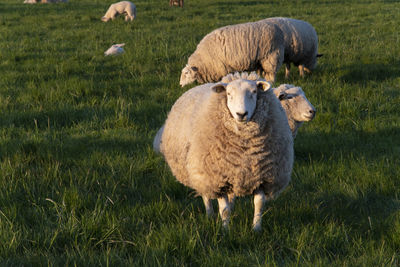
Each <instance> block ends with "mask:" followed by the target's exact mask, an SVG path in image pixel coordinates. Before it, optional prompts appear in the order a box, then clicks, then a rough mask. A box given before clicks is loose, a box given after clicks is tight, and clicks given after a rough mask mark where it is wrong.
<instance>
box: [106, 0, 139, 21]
mask: <svg viewBox="0 0 400 267" xmlns="http://www.w3.org/2000/svg"><path fill="white" fill-rule="evenodd" d="M121 14H125V21H132V20H134V19H135V18H136V6H135V4H134V3H132V2H130V1H121V2H118V3H115V4H112V5H110V7H109V8H108V10H107V12H106V14H105V15H104V16H103V17H102V18H101V20H102V21H104V22H107V21H109V20H110V19H111V20H112V19H114V18H115V17H117V16H118V15H121Z"/></svg>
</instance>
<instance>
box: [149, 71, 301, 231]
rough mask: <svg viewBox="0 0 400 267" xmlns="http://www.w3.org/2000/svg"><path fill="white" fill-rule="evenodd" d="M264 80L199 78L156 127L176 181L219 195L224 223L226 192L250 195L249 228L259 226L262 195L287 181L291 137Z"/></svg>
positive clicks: (273, 193) (209, 196)
mask: <svg viewBox="0 0 400 267" xmlns="http://www.w3.org/2000/svg"><path fill="white" fill-rule="evenodd" d="M269 88H270V84H269V83H268V82H265V81H250V80H245V79H238V80H235V81H232V82H230V83H228V84H226V83H217V84H204V85H201V86H197V87H195V88H192V89H190V90H189V91H187V92H186V93H184V94H183V95H182V96H181V97H180V98H179V99H178V100H177V101H176V102H175V104H174V105H173V107H172V109H171V111H170V113H169V115H168V118H167V120H166V122H165V125H164V126H163V127H162V128H161V129H160V131H159V132H160V133H161V134H160V135H159V136H156V139H157V138H160V139H161V145H160V150H161V153H162V154H163V155H164V157H165V160H166V162H167V163H168V165H169V166H170V168H171V171H172V173H173V174H174V175H175V177H176V178H177V180H178V181H180V182H181V183H183V184H184V185H186V186H189V187H191V188H193V189H194V190H196V192H197V193H198V194H199V195H201V196H202V197H203V201H204V204H205V206H206V211H207V214H210V213H211V212H212V210H209V207H210V206H211V205H210V201H211V199H215V198H217V199H218V204H219V213H220V215H221V218H222V222H223V226H224V227H227V226H228V222H229V216H230V210H231V208H230V204H229V201H228V194H234V195H236V196H245V195H251V194H253V195H254V204H255V208H254V211H255V213H254V218H253V229H254V230H256V231H257V230H261V217H262V209H263V205H264V203H265V201H266V200H267V198H273V197H276V196H277V195H278V194H279V193H280V192H281V191H282V190H283V189H284V188H285V187H286V186H287V185H288V183H289V181H290V176H291V171H292V165H293V137H292V134H291V131H290V128H289V124H288V122H287V119H286V114H285V112H284V110H283V108H282V106H281V105H280V103H279V101H278V99H277V98H276V97H275V96H274V94H273V91H272V90H268V89H269Z"/></svg>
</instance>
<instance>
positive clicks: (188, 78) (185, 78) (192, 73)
mask: <svg viewBox="0 0 400 267" xmlns="http://www.w3.org/2000/svg"><path fill="white" fill-rule="evenodd" d="M197 72H198V69H197V68H196V67H192V66H189V65H186V66H185V67H184V68H183V69H182V74H181V80H180V81H179V84H180V85H181V86H182V87H184V86H185V85H187V84H190V83H192V82H194V81H195V80H196V78H197Z"/></svg>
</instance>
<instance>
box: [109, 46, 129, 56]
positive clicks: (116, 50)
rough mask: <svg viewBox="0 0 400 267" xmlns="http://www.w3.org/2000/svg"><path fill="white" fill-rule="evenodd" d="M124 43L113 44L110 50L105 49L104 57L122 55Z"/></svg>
mask: <svg viewBox="0 0 400 267" xmlns="http://www.w3.org/2000/svg"><path fill="white" fill-rule="evenodd" d="M124 45H125V43H122V44H114V45H112V46H111V47H110V48H108V49H107V51H105V52H104V55H105V56H113V55H118V54H122V53H124V52H125V51H124V48H123V46H124Z"/></svg>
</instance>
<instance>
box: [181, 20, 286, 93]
mask: <svg viewBox="0 0 400 267" xmlns="http://www.w3.org/2000/svg"><path fill="white" fill-rule="evenodd" d="M284 50H285V47H284V37H283V33H282V30H281V29H279V27H277V26H276V25H273V24H270V23H266V22H250V23H243V24H236V25H230V26H225V27H222V28H219V29H216V30H214V31H212V32H211V33H209V34H207V35H206V36H205V37H204V38H203V39H202V40H201V41H200V43H199V44H198V45H197V48H196V51H195V52H194V53H193V54H192V55H191V56H190V57H189V59H188V63H187V65H186V66H185V67H184V68H183V69H182V74H181V78H180V85H181V86H182V87H183V86H185V85H187V84H190V83H192V82H194V81H196V80H197V82H199V83H205V82H216V81H219V80H220V79H221V78H222V77H223V76H225V75H226V74H228V73H230V72H235V71H251V70H262V71H264V72H265V78H266V80H267V81H269V82H272V83H273V82H274V81H275V75H276V73H277V71H278V69H279V68H280V67H281V65H282V63H283V59H284Z"/></svg>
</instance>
